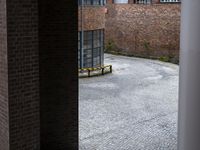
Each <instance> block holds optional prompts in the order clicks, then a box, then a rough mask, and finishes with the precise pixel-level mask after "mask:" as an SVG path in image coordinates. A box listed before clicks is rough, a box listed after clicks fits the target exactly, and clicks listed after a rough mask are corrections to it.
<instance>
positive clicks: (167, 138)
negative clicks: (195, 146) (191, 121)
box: [79, 54, 179, 150]
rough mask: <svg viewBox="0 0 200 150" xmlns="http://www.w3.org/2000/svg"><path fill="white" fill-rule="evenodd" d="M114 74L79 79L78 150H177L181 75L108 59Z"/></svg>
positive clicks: (170, 67) (171, 68)
mask: <svg viewBox="0 0 200 150" xmlns="http://www.w3.org/2000/svg"><path fill="white" fill-rule="evenodd" d="M105 63H106V64H112V65H113V73H112V74H107V75H105V76H99V77H92V78H84V79H79V149H80V150H176V149H177V148H176V147H177V109H178V70H179V67H178V66H177V65H174V64H170V63H164V62H160V61H156V60H148V59H141V58H134V57H125V56H115V55H110V54H106V55H105Z"/></svg>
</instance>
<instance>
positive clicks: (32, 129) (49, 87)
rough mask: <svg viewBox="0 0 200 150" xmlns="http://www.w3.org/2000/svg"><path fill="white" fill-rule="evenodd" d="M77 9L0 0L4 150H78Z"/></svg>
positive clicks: (0, 137) (46, 0)
mask: <svg viewBox="0 0 200 150" xmlns="http://www.w3.org/2000/svg"><path fill="white" fill-rule="evenodd" d="M38 2H39V3H38ZM76 5H77V2H76V1H74V0H71V1H69V0H68V1H66V0H60V1H59V2H55V0H43V1H38V0H25V1H18V0H12V1H11V0H0V150H64V149H67V150H68V149H69V150H71V149H72V150H73V149H78V124H77V123H78V97H77V94H78V78H77V76H78V71H77V70H78V67H77V66H78V64H77V42H78V40H77V39H78V36H77V32H78V30H77V29H78V23H77V20H78V17H77V16H78V12H77V7H75V6H76Z"/></svg>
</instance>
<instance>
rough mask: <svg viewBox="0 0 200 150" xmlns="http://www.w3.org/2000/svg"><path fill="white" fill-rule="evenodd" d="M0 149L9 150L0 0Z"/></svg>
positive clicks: (0, 2)
mask: <svg viewBox="0 0 200 150" xmlns="http://www.w3.org/2000/svg"><path fill="white" fill-rule="evenodd" d="M0 149H1V150H9V122H8V62H7V31H6V0H0Z"/></svg>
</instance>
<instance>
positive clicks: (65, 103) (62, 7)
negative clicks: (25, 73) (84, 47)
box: [39, 0, 78, 150]
mask: <svg viewBox="0 0 200 150" xmlns="http://www.w3.org/2000/svg"><path fill="white" fill-rule="evenodd" d="M76 3H77V0H70V1H69V0H59V1H55V0H40V1H39V7H40V13H39V14H40V18H39V24H40V26H39V36H40V93H41V102H40V106H41V107H40V108H41V150H74V149H78V147H77V146H78V144H77V143H78V139H77V137H78V134H77V130H78V129H77V122H78V118H77V116H78V114H77V112H78V111H77V107H78V105H77V104H78V103H77V99H78V97H77V92H78V88H77V85H78V80H77V75H78V72H77V71H78V63H77V60H78V59H77V56H78V53H77V43H78V41H77V40H78V37H77V35H78V34H77V33H78V31H77V30H78V22H77V20H78V19H77V18H78V14H77V13H78V9H77V8H78V7H77V8H76V7H74V5H76ZM77 6H78V5H77ZM74 137H75V138H74Z"/></svg>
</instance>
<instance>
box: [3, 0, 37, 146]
mask: <svg viewBox="0 0 200 150" xmlns="http://www.w3.org/2000/svg"><path fill="white" fill-rule="evenodd" d="M6 11H7V44H8V45H7V54H8V55H7V58H8V93H9V96H8V99H9V113H8V114H9V139H10V144H9V145H10V150H27V149H32V150H38V149H39V148H40V118H39V110H40V108H39V100H40V99H39V54H38V52H39V49H38V3H37V0H26V1H18V0H12V1H9V0H7V10H6Z"/></svg>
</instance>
